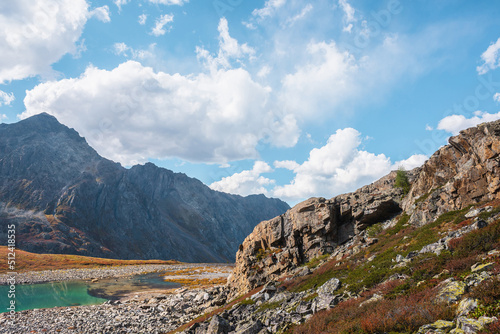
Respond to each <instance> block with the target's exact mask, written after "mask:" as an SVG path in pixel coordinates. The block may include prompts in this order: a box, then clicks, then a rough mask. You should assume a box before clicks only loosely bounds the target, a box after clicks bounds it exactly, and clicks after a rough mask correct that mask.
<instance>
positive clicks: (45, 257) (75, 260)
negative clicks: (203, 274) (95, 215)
mask: <svg viewBox="0 0 500 334" xmlns="http://www.w3.org/2000/svg"><path fill="white" fill-rule="evenodd" d="M8 254H9V250H8V249H7V247H6V246H0V259H2V261H0V273H4V272H7V271H10V270H8V268H7V257H8ZM15 254H16V264H15V270H14V271H16V272H25V271H39V270H54V269H74V268H98V267H102V266H123V265H139V264H175V263H179V262H177V261H173V260H169V261H163V260H114V259H103V258H97V257H88V256H79V255H66V254H64V255H63V254H35V253H29V252H25V251H22V250H19V249H16V250H15Z"/></svg>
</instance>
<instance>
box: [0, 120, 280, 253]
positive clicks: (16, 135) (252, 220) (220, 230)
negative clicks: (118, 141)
mask: <svg viewBox="0 0 500 334" xmlns="http://www.w3.org/2000/svg"><path fill="white" fill-rule="evenodd" d="M0 152H2V153H3V154H2V156H1V157H0V202H2V203H3V204H2V205H1V206H0V208H2V214H1V216H0V221H1V222H2V225H3V226H5V225H6V224H7V222H16V223H18V224H20V226H19V233H20V235H19V240H20V246H21V248H23V247H24V249H25V250H27V251H32V252H49V253H50V252H60V253H73V254H80V255H92V256H101V257H120V258H125V259H132V258H139V259H151V258H169V259H170V258H175V259H177V260H181V261H194V262H214V261H215V262H225V261H231V260H232V259H234V253H235V251H236V248H237V246H238V244H239V243H240V242H241V240H242V239H243V238H244V237H245V235H246V234H248V233H249V232H250V231H251V229H252V228H253V226H255V225H256V224H257V223H258V222H260V221H261V220H262V218H263V217H267V218H270V217H272V216H275V215H276V214H279V213H280V212H283V211H285V210H286V209H288V208H289V207H288V205H287V204H286V203H284V202H282V201H280V200H278V199H267V198H265V197H261V196H250V197H241V196H236V195H230V194H226V193H222V192H216V191H214V190H212V189H210V188H209V187H208V186H206V185H204V184H203V183H202V182H201V181H199V180H197V179H194V178H190V177H188V176H186V175H185V174H182V173H175V172H173V171H170V170H168V169H165V168H160V167H157V166H155V165H154V164H152V163H146V164H145V165H136V166H133V167H131V168H130V169H126V168H124V167H122V166H121V165H120V164H119V163H115V162H113V161H111V160H108V159H105V158H102V157H100V156H99V154H98V153H97V152H96V151H95V150H94V149H93V148H91V147H90V146H89V145H88V144H87V142H86V140H85V139H84V138H83V137H81V136H80V135H79V134H78V133H77V132H76V131H75V130H74V129H70V128H68V127H66V126H64V125H62V124H60V123H59V122H58V121H57V119H56V118H55V117H53V116H50V115H48V114H39V115H36V116H33V117H30V118H28V119H26V120H23V121H20V122H18V123H14V124H8V125H4V126H2V127H1V128H0ZM14 207H15V208H16V209H17V212H16V210H10V211H9V210H8V208H14ZM19 210H22V211H23V213H22V214H20V213H19ZM218 212H222V214H218ZM26 217H31V218H29V219H27V218H26ZM138 222H140V224H138ZM134 240H135V241H134Z"/></svg>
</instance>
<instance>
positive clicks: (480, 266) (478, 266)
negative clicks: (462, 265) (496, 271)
mask: <svg viewBox="0 0 500 334" xmlns="http://www.w3.org/2000/svg"><path fill="white" fill-rule="evenodd" d="M494 265H495V264H494V263H492V262H489V263H476V264H475V265H473V266H472V267H471V268H470V270H471V271H472V272H473V273H475V272H478V271H481V270H490V269H492V268H493V266H494Z"/></svg>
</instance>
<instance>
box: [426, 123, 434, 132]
mask: <svg viewBox="0 0 500 334" xmlns="http://www.w3.org/2000/svg"><path fill="white" fill-rule="evenodd" d="M432 130H434V128H433V127H432V126H430V125H429V124H425V131H432Z"/></svg>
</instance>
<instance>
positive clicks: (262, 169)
mask: <svg viewBox="0 0 500 334" xmlns="http://www.w3.org/2000/svg"><path fill="white" fill-rule="evenodd" d="M272 171H273V170H272V168H271V166H269V165H268V164H267V163H265V162H264V161H256V162H255V163H254V165H253V168H252V169H251V170H244V171H242V172H240V173H235V174H233V175H231V176H228V177H224V178H222V180H220V181H217V182H214V183H212V184H211V185H210V188H212V189H213V190H217V191H223V192H226V193H230V194H238V195H242V196H247V195H251V194H264V195H267V194H268V190H267V188H266V186H269V185H272V184H274V183H275V181H274V180H271V179H269V178H266V177H264V176H262V174H264V173H270V172H272Z"/></svg>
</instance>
